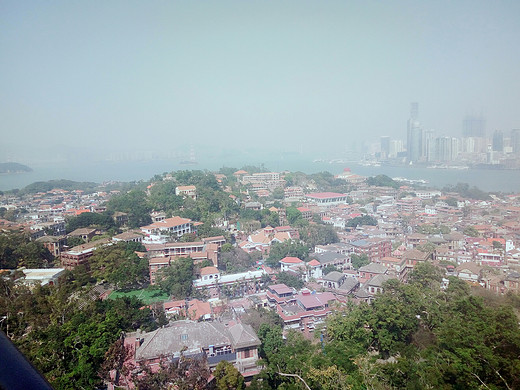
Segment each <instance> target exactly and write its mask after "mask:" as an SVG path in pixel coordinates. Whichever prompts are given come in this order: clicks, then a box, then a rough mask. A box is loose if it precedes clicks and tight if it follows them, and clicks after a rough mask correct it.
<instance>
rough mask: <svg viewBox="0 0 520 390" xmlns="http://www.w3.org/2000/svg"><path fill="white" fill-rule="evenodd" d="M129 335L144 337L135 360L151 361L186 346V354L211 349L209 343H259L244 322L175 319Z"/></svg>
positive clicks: (217, 344) (237, 344)
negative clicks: (228, 322) (150, 330)
mask: <svg viewBox="0 0 520 390" xmlns="http://www.w3.org/2000/svg"><path fill="white" fill-rule="evenodd" d="M128 337H136V338H141V339H142V340H143V341H142V343H141V346H140V347H139V348H137V350H136V354H135V358H136V360H148V359H153V358H156V357H158V356H161V355H163V356H171V355H176V354H179V353H180V351H181V350H183V349H184V348H185V350H186V353H187V354H191V353H195V352H197V351H201V350H203V349H205V348H206V349H207V348H209V346H210V345H213V346H215V347H221V346H226V345H230V346H232V347H233V348H244V347H248V346H253V345H260V340H259V339H258V337H257V336H256V334H255V332H254V330H253V328H251V327H250V326H249V325H245V324H236V325H233V326H230V327H229V328H227V327H226V326H225V325H224V324H222V323H220V322H194V321H189V320H182V321H176V322H174V323H172V324H171V325H170V326H168V327H165V328H160V329H157V330H154V331H153V332H148V333H133V334H129V335H128Z"/></svg>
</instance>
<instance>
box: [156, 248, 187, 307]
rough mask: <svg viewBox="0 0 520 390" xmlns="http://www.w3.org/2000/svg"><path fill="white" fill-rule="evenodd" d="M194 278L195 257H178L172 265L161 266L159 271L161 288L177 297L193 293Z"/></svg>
mask: <svg viewBox="0 0 520 390" xmlns="http://www.w3.org/2000/svg"><path fill="white" fill-rule="evenodd" d="M194 278H195V267H194V265H193V259H191V258H189V257H181V258H178V259H176V260H175V262H174V263H173V264H172V265H171V266H170V267H164V268H161V269H160V270H159V271H158V273H157V280H158V284H159V287H160V288H161V290H162V291H164V292H166V293H168V294H170V295H172V296H173V297H174V298H175V299H184V298H187V297H190V296H191V295H192V292H193V279H194Z"/></svg>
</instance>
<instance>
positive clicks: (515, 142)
mask: <svg viewBox="0 0 520 390" xmlns="http://www.w3.org/2000/svg"><path fill="white" fill-rule="evenodd" d="M511 147H512V149H513V153H514V154H516V155H517V156H520V129H513V130H511Z"/></svg>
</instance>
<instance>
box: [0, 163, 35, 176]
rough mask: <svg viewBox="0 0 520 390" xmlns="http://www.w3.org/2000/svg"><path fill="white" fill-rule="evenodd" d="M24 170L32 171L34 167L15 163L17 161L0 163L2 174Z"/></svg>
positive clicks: (0, 172)
mask: <svg viewBox="0 0 520 390" xmlns="http://www.w3.org/2000/svg"><path fill="white" fill-rule="evenodd" d="M23 172H32V168H30V167H28V166H27V165H23V164H19V163H15V162H7V163H0V174H10V173H23Z"/></svg>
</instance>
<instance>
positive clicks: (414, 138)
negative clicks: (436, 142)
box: [406, 103, 423, 162]
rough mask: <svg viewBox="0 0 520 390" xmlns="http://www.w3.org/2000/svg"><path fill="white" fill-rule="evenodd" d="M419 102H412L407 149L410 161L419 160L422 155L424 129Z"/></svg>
mask: <svg viewBox="0 0 520 390" xmlns="http://www.w3.org/2000/svg"><path fill="white" fill-rule="evenodd" d="M418 117H419V103H412V104H411V108H410V119H408V126H407V133H406V150H407V155H408V161H409V162H417V161H419V160H420V158H421V157H422V141H423V140H422V137H423V136H422V129H421V126H420V123H419V121H418V120H417V119H418Z"/></svg>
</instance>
